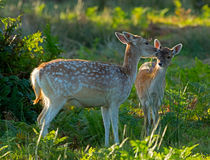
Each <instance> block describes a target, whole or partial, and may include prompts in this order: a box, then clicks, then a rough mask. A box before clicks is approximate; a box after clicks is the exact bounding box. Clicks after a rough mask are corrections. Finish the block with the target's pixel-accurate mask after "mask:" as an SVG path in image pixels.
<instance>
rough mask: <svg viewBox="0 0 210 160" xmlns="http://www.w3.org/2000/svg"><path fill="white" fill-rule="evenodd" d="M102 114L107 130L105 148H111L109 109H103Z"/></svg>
mask: <svg viewBox="0 0 210 160" xmlns="http://www.w3.org/2000/svg"><path fill="white" fill-rule="evenodd" d="M101 113H102V117H103V122H104V129H105V146H106V147H107V146H109V130H110V116H109V110H108V108H107V107H101Z"/></svg>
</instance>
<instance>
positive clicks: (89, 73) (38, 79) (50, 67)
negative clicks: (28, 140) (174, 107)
mask: <svg viewBox="0 0 210 160" xmlns="http://www.w3.org/2000/svg"><path fill="white" fill-rule="evenodd" d="M115 35H116V37H117V38H118V39H119V40H120V41H121V42H122V43H123V44H126V51H125V56H124V63H123V66H118V65H114V64H106V63H101V62H92V61H87V60H79V59H56V60H52V61H50V62H46V63H42V64H41V65H40V66H39V67H37V68H35V69H34V70H33V72H32V73H31V83H32V87H33V89H34V92H35V95H36V99H35V100H34V104H36V103H38V101H39V100H40V99H41V98H42V100H43V101H44V108H43V110H42V112H41V113H40V115H39V116H38V118H37V121H38V123H39V125H42V124H43V123H44V121H45V125H44V129H43V134H42V135H43V136H45V135H46V134H47V133H48V128H49V125H50V122H51V121H52V120H53V119H54V117H55V116H56V115H57V113H58V112H59V111H60V109H61V108H62V107H63V105H64V104H65V103H66V102H69V103H70V104H71V105H74V106H83V107H92V106H98V107H101V112H102V117H103V123H104V128H105V146H108V145H109V130H110V122H111V124H112V129H113V132H114V141H115V143H119V138H118V112H119V106H120V104H122V103H123V102H124V101H125V100H126V99H127V97H128V96H129V94H130V91H131V88H132V85H133V84H134V82H135V79H136V74H137V65H138V62H139V60H140V57H142V56H144V57H151V56H154V55H155V54H156V53H157V49H156V48H154V47H153V46H152V45H149V43H148V41H147V40H146V39H144V38H142V37H141V36H138V35H133V34H131V33H128V32H123V33H119V32H116V33H115Z"/></svg>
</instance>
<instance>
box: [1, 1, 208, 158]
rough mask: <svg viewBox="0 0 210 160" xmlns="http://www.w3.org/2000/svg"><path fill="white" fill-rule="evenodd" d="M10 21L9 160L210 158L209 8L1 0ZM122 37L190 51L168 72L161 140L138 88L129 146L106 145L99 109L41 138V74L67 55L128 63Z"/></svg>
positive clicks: (200, 4)
mask: <svg viewBox="0 0 210 160" xmlns="http://www.w3.org/2000/svg"><path fill="white" fill-rule="evenodd" d="M0 15H1V16H0V19H1V22H0V130H1V132H0V159H1V158H3V159H208V158H210V157H209V154H210V143H209V142H210V138H209V133H210V118H209V115H210V109H209V99H210V95H209V93H210V90H209V88H210V87H209V86H210V67H209V64H210V54H209V51H210V45H209V44H210V40H209V37H210V4H209V1H208V0H192V1H185V0H168V1H164V0H159V1H157V0H150V1H148V0H141V1H135V0H116V1H111V0H106V1H105V0H99V1H90V0H86V1H82V0H78V1H68V0H60V1H58V0H42V1H41V0H38V1H33V0H28V1H25V0H7V1H4V0H0ZM115 31H129V32H131V33H134V34H138V35H142V36H143V37H145V38H151V37H152V38H153V39H155V38H158V39H159V40H160V41H161V43H162V45H163V46H168V47H173V46H174V45H175V44H177V43H180V42H181V43H183V50H182V51H181V53H180V55H178V56H177V57H175V58H174V60H173V61H172V63H171V66H170V67H169V68H168V71H167V76H166V79H167V85H166V91H165V99H164V102H163V104H162V107H161V111H160V114H161V120H160V126H161V127H160V128H159V132H158V131H157V132H156V134H157V135H152V136H151V137H147V138H143V137H142V136H141V133H142V128H143V113H142V109H141V106H140V105H139V101H138V99H137V96H136V91H135V88H133V89H132V92H131V94H130V96H129V98H128V99H127V100H126V102H125V103H124V104H122V105H121V106H120V117H119V118H120V119H119V133H120V139H121V142H122V143H121V144H120V145H119V146H116V145H113V146H111V147H109V148H105V147H104V128H103V122H102V117H101V113H100V109H99V108H91V109H81V108H75V107H73V106H69V107H67V108H64V109H63V110H62V111H61V112H60V113H59V115H58V116H57V117H56V119H55V120H54V121H53V123H52V125H51V129H50V130H52V132H50V133H49V134H48V136H47V137H45V138H41V139H40V137H39V129H38V126H37V124H36V118H37V116H38V114H39V113H40V111H41V109H42V107H41V105H40V104H37V105H35V106H34V105H32V100H33V99H34V98H35V97H34V93H33V91H32V88H31V86H30V82H29V76H30V73H31V71H32V69H33V68H34V67H36V66H37V65H38V64H40V63H41V62H45V61H49V60H51V59H55V58H58V57H60V58H81V59H88V60H94V61H95V60H96V61H103V62H108V63H116V64H122V62H123V56H124V48H125V46H123V45H122V44H121V43H120V42H118V40H117V39H116V38H115V36H114V32H115ZM151 43H152V42H151ZM145 61H149V60H148V59H147V60H141V61H140V64H139V65H141V64H142V63H144V62H145ZM165 126H167V129H166V128H165ZM164 128H165V129H164ZM163 135H164V137H163ZM162 137H163V138H162ZM111 143H113V135H111Z"/></svg>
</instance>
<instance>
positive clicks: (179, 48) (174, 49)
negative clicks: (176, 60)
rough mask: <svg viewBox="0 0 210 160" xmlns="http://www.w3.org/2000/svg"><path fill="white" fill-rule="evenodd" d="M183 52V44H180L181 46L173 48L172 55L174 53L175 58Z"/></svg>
mask: <svg viewBox="0 0 210 160" xmlns="http://www.w3.org/2000/svg"><path fill="white" fill-rule="evenodd" d="M181 50H182V44H181V43H179V44H177V45H176V46H174V47H173V48H172V53H173V55H174V56H175V55H176V54H178V53H179V52H180V51H181Z"/></svg>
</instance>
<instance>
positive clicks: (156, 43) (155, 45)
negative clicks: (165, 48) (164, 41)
mask: <svg viewBox="0 0 210 160" xmlns="http://www.w3.org/2000/svg"><path fill="white" fill-rule="evenodd" d="M154 47H155V48H157V49H160V47H161V44H160V41H159V40H158V39H155V40H154Z"/></svg>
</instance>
